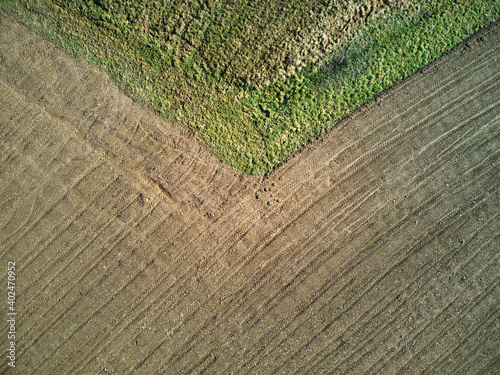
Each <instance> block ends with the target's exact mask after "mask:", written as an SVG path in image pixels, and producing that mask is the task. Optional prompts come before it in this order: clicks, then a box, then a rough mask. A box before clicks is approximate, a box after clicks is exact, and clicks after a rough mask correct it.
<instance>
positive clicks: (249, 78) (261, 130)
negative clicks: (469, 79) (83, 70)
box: [0, 0, 500, 175]
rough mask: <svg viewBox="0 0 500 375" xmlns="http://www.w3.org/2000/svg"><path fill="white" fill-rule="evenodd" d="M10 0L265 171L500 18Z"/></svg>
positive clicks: (21, 15)
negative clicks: (385, 90)
mask: <svg viewBox="0 0 500 375" xmlns="http://www.w3.org/2000/svg"><path fill="white" fill-rule="evenodd" d="M0 5H1V7H2V8H3V9H4V10H6V11H8V12H9V13H11V14H12V15H14V16H15V17H17V18H18V19H20V20H22V21H23V22H24V23H25V24H26V25H28V26H29V27H30V28H32V29H33V30H35V31H36V32H38V33H39V34H42V35H43V36H44V37H46V38H48V39H49V40H51V41H53V42H54V43H55V44H56V45H58V46H59V47H61V48H63V49H64V50H65V51H67V52H69V53H71V54H73V55H76V56H84V57H86V58H89V59H90V60H92V61H93V62H94V63H95V64H96V65H98V66H99V67H101V68H102V69H104V70H105V71H107V72H108V73H109V74H110V76H111V77H112V79H113V80H114V82H115V83H117V84H118V86H119V87H120V88H122V89H123V90H124V91H125V92H126V93H127V94H128V95H130V96H131V97H132V98H134V99H135V100H137V101H139V102H142V103H144V104H145V105H147V106H148V107H150V108H152V109H154V110H156V111H157V112H158V113H160V114H161V115H163V116H165V117H166V118H168V119H171V120H174V121H175V122H177V123H178V124H179V126H180V127H182V128H183V129H187V130H188V131H189V132H191V133H192V134H193V135H194V136H196V137H197V138H198V139H200V140H202V141H203V142H204V143H205V144H206V145H207V146H209V147H210V148H211V149H212V150H213V152H214V153H215V154H216V155H218V157H219V158H220V159H221V160H222V161H224V162H226V163H228V164H230V165H231V166H232V167H234V168H236V169H238V170H241V171H244V172H245V173H248V174H254V175H260V174H264V173H267V172H269V171H270V170H272V169H273V168H274V167H275V166H276V165H278V164H279V163H280V162H282V161H283V160H284V159H285V158H287V157H288V156H290V155H291V154H293V153H294V152H295V151H297V150H298V149H299V148H300V147H302V146H303V145H304V144H305V143H307V142H308V141H310V140H311V139H314V138H315V137H317V136H318V135H320V134H321V133H323V132H325V131H326V130H328V129H330V128H331V127H333V126H334V125H335V124H336V123H337V122H338V121H339V120H341V119H342V118H344V117H346V116H347V115H348V114H349V113H351V112H352V111H353V110H355V109H357V108H359V107H360V106H362V105H363V104H364V103H366V102H367V101H369V100H370V99H373V98H374V97H375V96H376V95H377V94H379V93H380V92H381V91H383V90H384V89H386V88H388V87H390V86H392V85H393V84H394V83H395V82H397V81H399V80H401V79H403V78H405V77H407V76H409V75H410V74H412V73H413V72H415V71H416V70H418V69H419V68H421V67H423V66H425V65H427V64H428V63H429V62H431V61H433V60H434V59H436V58H437V57H438V56H440V55H442V54H443V53H444V52H445V51H448V50H450V49H451V48H452V47H453V46H455V45H457V44H458V43H459V42H461V41H462V40H464V39H465V38H466V37H467V36H469V35H471V34H472V33H474V32H475V31H477V30H478V29H480V28H482V27H485V26H487V25H488V24H490V23H491V22H492V21H494V20H497V19H498V18H499V17H500V2H499V1H497V0H495V1H491V0H464V1H452V0H441V1H437V0H424V1H420V2H418V4H414V3H413V2H407V1H383V2H381V1H353V0H337V1H307V2H302V1H293V2H290V1H273V2H268V1H260V0H258V1H208V2H199V1H174V0H169V1H125V0H115V1H112V0H94V1H80V0H73V1H58V0H47V1H25V0H10V1H2V2H1V3H0Z"/></svg>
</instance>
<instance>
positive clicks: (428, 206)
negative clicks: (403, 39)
mask: <svg viewBox="0 0 500 375" xmlns="http://www.w3.org/2000/svg"><path fill="white" fill-rule="evenodd" d="M0 92H1V94H0V144H1V146H0V160H1V161H0V207H1V214H0V257H1V265H2V272H3V274H4V275H3V276H2V280H3V281H2V286H3V290H4V292H3V293H2V295H4V297H3V298H4V300H5V302H4V303H2V306H4V307H3V311H1V314H2V316H3V318H2V319H1V324H0V332H2V333H1V336H0V337H1V340H0V342H1V343H2V347H3V348H4V349H5V350H7V348H8V346H9V345H10V341H9V340H8V339H7V333H8V330H9V323H8V322H7V313H8V307H9V305H7V264H8V262H15V264H16V270H15V273H16V277H15V283H16V286H15V288H16V303H15V310H16V312H17V313H18V315H17V316H16V325H15V329H16V332H15V333H16V359H15V367H14V368H12V367H10V366H9V364H8V363H9V362H10V361H9V360H8V359H7V356H6V354H4V355H3V357H2V359H1V362H0V366H1V367H0V371H1V372H2V373H13V374H37V375H38V374H100V373H103V374H128V373H139V374H157V373H165V374H199V373H205V374H230V373H233V374H326V373H346V374H358V373H381V374H392V373H402V374H403V373H404V374H413V373H419V374H420V373H428V374H452V373H460V374H463V373H491V374H496V373H498V372H499V371H500V365H499V361H498V358H499V355H500V349H499V348H500V346H499V337H500V332H499V328H500V326H499V323H498V319H499V305H498V303H499V300H498V297H499V292H500V288H499V274H500V273H499V271H500V268H499V266H498V255H499V252H498V249H499V242H500V241H499V233H500V230H499V229H500V225H499V220H498V214H499V203H500V200H499V196H498V194H499V183H500V174H499V164H500V158H499V153H500V147H499V142H500V137H499V136H500V126H499V125H500V106H499V105H500V25H499V24H498V23H495V24H492V25H491V26H490V27H489V28H488V29H485V30H483V31H481V32H480V33H479V34H477V35H475V36H474V37H472V38H471V39H469V40H468V41H467V42H466V43H464V44H462V45H460V46H459V47H457V48H455V49H454V50H452V51H451V52H450V53H448V54H447V55H445V56H444V57H442V58H441V59H439V60H438V61H436V62H434V63H433V64H431V65H429V66H428V67H426V68H425V69H423V70H421V71H419V72H417V73H416V74H415V75H413V76H412V77H410V78H409V79H407V80H405V81H404V82H401V83H400V84H398V85H397V86H396V87H394V88H392V89H391V90H389V91H386V92H384V93H383V94H382V95H380V96H379V97H378V98H377V100H375V101H373V102H371V103H370V104H368V105H367V106H365V107H363V108H362V109H361V110H359V111H358V112H356V113H355V114H354V115H352V116H350V117H349V118H348V119H346V120H345V121H343V122H342V123H341V124H340V125H338V126H337V127H335V128H334V129H333V130H331V131H330V132H329V133H328V134H327V135H325V136H324V137H323V138H321V139H318V140H316V141H315V142H313V143H312V144H309V145H308V146H306V147H305V148H304V149H303V150H302V151H301V152H300V153H299V154H297V155H295V156H294V157H292V158H290V159H289V160H288V161H287V162H286V163H285V164H284V165H282V166H280V167H279V168H278V169H276V170H275V171H274V172H273V173H271V174H270V175H268V176H266V177H265V178H262V179H260V180H257V179H255V178H251V177H247V176H245V175H242V174H240V173H239V172H234V171H233V170H231V169H230V168H228V167H226V166H224V165H222V164H221V163H219V162H218V161H217V159H216V158H215V157H214V156H212V155H211V154H210V153H209V151H207V150H206V149H205V148H204V147H202V146H201V145H200V144H199V143H197V142H196V141H195V140H193V139H190V138H189V137H187V136H186V135H184V134H183V133H182V131H181V130H179V129H178V128H176V127H175V126H173V125H172V124H169V123H167V122H166V121H165V120H164V119H161V118H159V117H157V116H155V115H154V114H152V113H151V112H149V111H148V110H146V109H144V108H143V107H141V106H140V105H138V104H135V103H134V102H132V101H131V99H129V98H127V97H126V96H124V95H123V94H122V93H121V92H120V91H119V90H118V89H117V88H116V87H114V86H113V85H112V84H111V83H110V82H109V80H108V79H107V78H106V76H105V75H104V74H102V73H99V72H98V71H96V70H94V69H93V68H90V67H89V66H88V65H86V64H85V62H83V61H76V60H74V59H72V58H70V57H68V56H66V55H64V54H62V53H61V52H60V51H58V50H57V49H56V48H54V47H53V46H52V45H51V44H49V43H48V42H45V41H44V40H42V39H41V38H39V37H38V36H36V35H34V34H33V33H31V32H30V31H28V30H27V29H25V28H24V27H23V26H20V25H19V24H17V23H16V22H15V21H13V20H12V19H11V18H9V17H8V16H6V15H5V13H0ZM4 353H5V352H4Z"/></svg>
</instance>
